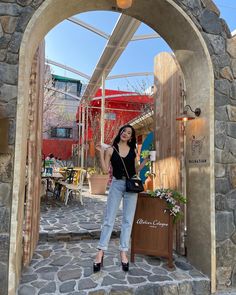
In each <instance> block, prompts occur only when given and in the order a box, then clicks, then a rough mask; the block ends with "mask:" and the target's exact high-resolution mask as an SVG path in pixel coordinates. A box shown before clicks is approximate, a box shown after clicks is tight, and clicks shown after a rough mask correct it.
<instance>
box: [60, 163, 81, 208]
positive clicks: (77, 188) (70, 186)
mask: <svg viewBox="0 0 236 295" xmlns="http://www.w3.org/2000/svg"><path fill="white" fill-rule="evenodd" d="M77 175H78V180H75V182H74V183H67V182H65V181H60V184H61V185H63V186H64V187H65V190H66V191H65V205H67V203H68V200H69V196H70V195H71V194H72V193H73V192H74V193H75V194H79V199H80V203H81V205H83V196H82V189H83V183H84V179H85V175H86V170H85V169H79V171H78V174H77Z"/></svg>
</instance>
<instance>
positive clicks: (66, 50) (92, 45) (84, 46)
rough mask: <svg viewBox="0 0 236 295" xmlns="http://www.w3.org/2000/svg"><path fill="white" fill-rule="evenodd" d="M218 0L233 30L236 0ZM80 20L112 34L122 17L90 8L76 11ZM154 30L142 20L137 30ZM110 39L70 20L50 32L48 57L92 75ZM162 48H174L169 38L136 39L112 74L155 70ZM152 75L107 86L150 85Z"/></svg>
mask: <svg viewBox="0 0 236 295" xmlns="http://www.w3.org/2000/svg"><path fill="white" fill-rule="evenodd" d="M214 2H215V4H216V5H217V6H218V8H219V9H220V11H221V17H222V18H224V19H225V20H226V22H227V24H228V26H229V28H230V30H231V31H233V30H235V29H236V0H215V1H214ZM76 17H77V18H79V19H80V20H82V21H84V22H86V23H88V24H90V25H92V26H95V27H97V28H98V29H100V30H102V31H104V32H106V33H107V34H110V33H111V31H112V29H113V27H114V25H115V23H116V21H117V19H118V17H119V14H118V13H114V12H104V11H100V12H98V11H96V12H87V13H81V14H79V15H76ZM151 33H154V31H153V30H152V29H151V28H149V27H148V26H146V25H145V24H141V26H140V27H139V29H138V30H137V32H136V34H151ZM105 44H106V39H104V38H102V37H100V36H98V35H96V34H95V33H93V32H90V31H88V30H86V29H84V28H82V27H80V26H78V25H76V24H74V23H72V22H70V21H68V20H65V21H63V22H61V23H60V24H58V25H57V26H56V27H54V28H53V29H52V30H51V31H50V32H49V33H48V34H47V36H46V57H47V58H49V59H52V60H54V61H57V62H59V63H62V64H64V65H67V66H70V67H73V68H75V69H77V70H79V71H81V72H84V73H85V74H87V75H91V74H92V72H93V69H94V67H95V66H96V63H97V61H98V59H99V57H100V55H101V53H102V51H103V48H104V46H105ZM162 51H168V52H170V51H171V48H170V47H169V46H168V45H167V44H166V42H165V41H164V40H163V39H161V38H157V39H150V40H142V41H132V42H130V43H129V45H128V46H127V48H126V50H125V51H124V52H123V54H122V55H121V57H120V59H119V60H118V62H117V63H116V65H115V66H114V68H113V69H112V71H111V73H110V75H116V74H126V73H131V72H152V71H153V59H154V57H155V55H157V54H158V53H159V52H162ZM53 72H54V73H55V74H58V75H62V76H66V77H71V78H76V79H81V81H82V82H83V83H86V82H87V80H85V79H84V78H81V77H79V76H78V75H75V74H73V73H71V72H69V71H66V70H63V69H60V68H58V67H53ZM152 81H153V78H152V77H149V78H147V77H133V78H128V79H127V78H126V79H116V80H110V81H107V82H106V87H107V88H111V89H122V90H127V89H130V87H131V86H130V85H131V84H132V85H134V87H135V88H139V85H140V84H142V83H144V84H145V85H146V86H147V87H148V86H150V85H152Z"/></svg>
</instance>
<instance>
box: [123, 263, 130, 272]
mask: <svg viewBox="0 0 236 295" xmlns="http://www.w3.org/2000/svg"><path fill="white" fill-rule="evenodd" d="M121 265H122V270H123V271H129V262H122V261H121Z"/></svg>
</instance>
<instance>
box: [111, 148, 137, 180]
mask: <svg viewBox="0 0 236 295" xmlns="http://www.w3.org/2000/svg"><path fill="white" fill-rule="evenodd" d="M115 148H116V149H117V151H118V152H119V147H118V145H115ZM135 157H136V153H135V150H134V149H133V148H130V150H129V153H128V155H127V156H126V157H125V158H123V157H122V159H123V161H124V163H125V167H126V170H127V172H128V174H129V177H132V176H134V175H135V174H136V171H135ZM111 165H112V174H113V176H114V177H115V178H116V179H121V178H122V177H124V176H125V177H127V174H126V172H125V168H124V165H123V163H122V161H121V158H120V156H119V155H118V153H117V152H116V150H115V149H114V150H113V153H112V155H111Z"/></svg>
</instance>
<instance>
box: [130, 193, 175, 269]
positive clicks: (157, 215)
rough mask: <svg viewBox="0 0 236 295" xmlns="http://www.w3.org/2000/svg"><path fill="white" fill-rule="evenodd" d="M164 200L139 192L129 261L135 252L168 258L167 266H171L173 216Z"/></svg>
mask: <svg viewBox="0 0 236 295" xmlns="http://www.w3.org/2000/svg"><path fill="white" fill-rule="evenodd" d="M165 209H167V205H166V202H165V201H164V200H161V199H159V198H152V197H150V196H149V195H148V194H147V193H139V195H138V201H137V207H136V211H135V217H134V222H133V228H132V234H131V236H132V240H131V261H132V262H134V255H135V254H138V253H139V254H146V255H153V256H160V257H165V258H168V267H169V268H173V217H172V216H171V215H170V214H169V210H167V211H166V212H165Z"/></svg>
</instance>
